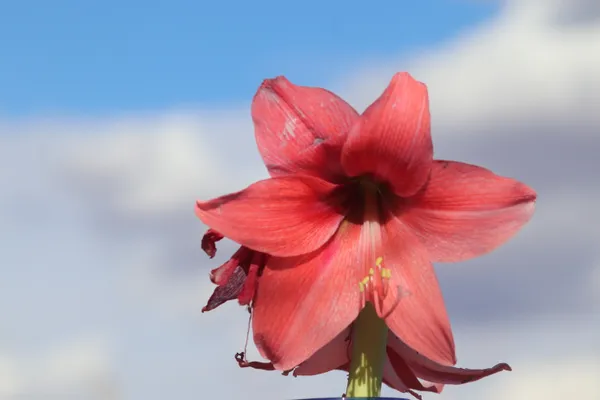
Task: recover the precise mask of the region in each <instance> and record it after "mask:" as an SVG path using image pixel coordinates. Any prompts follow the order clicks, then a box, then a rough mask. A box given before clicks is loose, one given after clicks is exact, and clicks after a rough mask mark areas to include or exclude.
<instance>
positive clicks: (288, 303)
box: [196, 73, 536, 394]
mask: <svg viewBox="0 0 600 400" xmlns="http://www.w3.org/2000/svg"><path fill="white" fill-rule="evenodd" d="M252 116H253V120H254V124H255V132H256V141H257V144H258V149H259V151H260V153H261V155H262V157H263V160H264V162H265V164H266V166H267V169H268V170H269V173H270V175H271V178H269V179H266V180H262V181H259V182H256V183H254V184H252V185H250V186H249V187H248V188H246V189H244V190H242V191H240V192H237V193H233V194H229V195H226V196H223V197H219V198H216V199H213V200H210V201H206V202H201V201H199V202H197V204H196V214H197V216H198V217H199V218H200V220H202V222H204V223H205V224H206V225H208V226H209V228H211V229H212V231H209V233H210V232H218V235H217V237H221V236H225V237H227V238H229V239H231V240H233V241H235V242H237V243H239V244H240V245H241V246H242V247H241V249H240V251H241V250H244V249H245V250H244V251H243V252H242V255H239V254H238V256H237V257H236V256H234V257H233V259H232V261H230V263H231V264H230V265H229V266H228V267H227V266H226V264H225V265H224V266H222V267H221V268H220V269H217V270H216V271H213V281H215V282H216V283H217V284H220V286H219V288H228V289H227V290H230V291H231V290H233V292H231V294H229V295H227V296H222V297H221V300H223V301H225V300H229V299H233V298H239V294H240V293H241V292H242V291H243V289H244V288H248V289H246V294H245V297H244V296H242V299H240V300H241V302H242V303H244V302H245V303H246V304H247V303H248V302H250V300H248V296H250V298H251V304H252V328H253V334H254V342H255V344H256V346H257V348H258V350H259V351H260V353H261V355H262V356H263V357H265V358H266V359H268V360H269V363H266V364H262V363H258V364H255V365H256V366H258V367H261V368H265V369H270V368H274V369H277V370H282V371H289V370H294V374H296V375H314V374H320V373H324V372H327V371H330V370H333V369H346V370H347V369H348V363H349V354H350V351H349V345H350V343H351V340H352V339H351V334H350V333H351V330H352V326H353V323H354V321H355V320H356V318H357V316H358V314H359V312H360V311H361V310H362V309H363V307H364V306H365V305H366V304H367V303H371V304H372V305H373V306H374V307H375V309H376V311H377V314H378V315H379V317H380V318H382V319H383V320H384V321H385V323H386V325H387V326H388V328H389V330H390V332H389V334H388V342H387V359H386V361H385V367H384V377H383V379H384V381H385V383H387V384H388V385H390V386H391V387H393V388H395V389H398V390H400V391H404V392H411V393H413V394H414V392H413V390H421V391H423V390H424V391H434V392H439V391H440V390H441V388H442V386H443V384H447V383H450V384H460V383H465V382H469V381H473V380H477V379H480V378H482V377H484V376H487V375H490V374H493V373H495V372H498V371H500V370H506V369H509V367H508V365H506V364H499V365H496V366H495V367H492V368H488V369H481V370H470V369H459V368H455V367H454V365H455V364H456V355H455V348H454V340H453V336H452V331H451V328H450V322H449V320H448V316H447V314H446V309H445V306H444V301H443V298H442V294H441V292H440V288H439V286H438V282H437V278H436V275H435V271H434V269H433V266H432V264H431V263H432V262H456V261H462V260H467V259H470V258H472V257H476V256H479V255H482V254H485V253H487V252H490V251H492V250H494V249H495V248H497V247H498V246H500V245H501V244H503V243H504V242H506V241H507V240H508V239H509V238H510V237H512V236H513V235H514V234H515V233H516V232H517V231H518V230H519V228H520V227H522V226H523V225H524V224H525V223H526V222H527V221H528V220H529V219H530V217H531V216H532V214H533V211H534V202H535V198H536V194H535V192H534V191H533V190H532V189H530V188H529V187H527V186H526V185H524V184H522V183H520V182H518V181H516V180H513V179H510V178H505V177H501V176H498V175H495V174H494V173H492V172H491V171H489V170H487V169H484V168H481V167H478V166H475V165H469V164H465V163H460V162H454V161H442V160H434V159H433V146H432V141H431V136H430V115H429V102H428V95H427V89H426V87H425V85H424V84H422V83H420V82H417V81H415V80H414V79H413V78H412V77H411V76H410V75H409V74H406V73H399V74H396V75H395V76H394V77H393V79H392V81H391V83H390V85H389V86H388V87H387V88H386V90H385V91H384V92H383V94H382V95H381V96H380V97H379V98H378V99H377V100H376V101H375V102H374V103H373V104H372V105H371V106H369V107H368V108H367V110H366V111H365V112H364V113H363V114H362V115H360V116H359V115H358V113H357V112H356V111H355V110H354V109H353V108H352V107H351V106H350V105H348V104H347V103H346V102H344V101H343V100H342V99H340V98H339V97H337V96H336V95H335V94H333V93H331V92H329V91H327V90H324V89H320V88H310V87H303V86H297V85H294V84H292V83H290V82H289V81H288V80H287V79H285V78H284V77H278V78H275V79H270V80H266V81H264V82H263V84H262V85H261V87H260V88H259V90H258V92H257V94H256V96H255V98H254V101H253V104H252ZM213 239H214V237H213ZM207 240H208V242H210V241H211V240H212V239H210V237H209V238H208V239H207ZM208 242H207V243H208ZM212 245H213V246H214V241H212ZM207 248H208V247H207ZM242 258H244V260H242V261H240V260H241V259H242ZM232 265H234V266H235V268H234V267H232ZM253 268H254V269H253ZM236 270H237V271H240V270H241V271H242V272H241V273H239V274H240V275H239V276H238V277H235V279H237V281H236V280H232V279H234V274H233V273H232V272H231V271H236ZM251 270H252V271H256V272H251ZM217 272H219V273H221V274H222V276H221V277H216V274H217ZM246 276H247V277H249V278H247V279H246V278H245V277H246ZM249 279H251V280H252V281H251V283H248V284H247V282H248V280H249ZM246 284H247V285H248V286H246ZM219 288H217V290H219ZM222 290H225V289H222ZM236 291H237V293H235V296H234V295H233V294H234V292H236ZM221 300H219V301H221ZM219 301H217V303H218V302H219ZM215 304H216V303H215ZM217 305H218V304H217ZM209 306H210V302H209ZM245 365H247V364H245Z"/></svg>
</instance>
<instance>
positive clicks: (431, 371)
mask: <svg viewBox="0 0 600 400" xmlns="http://www.w3.org/2000/svg"><path fill="white" fill-rule="evenodd" d="M388 346H390V347H391V348H392V349H393V350H394V351H395V352H396V353H397V354H398V355H399V356H400V357H402V358H403V359H404V361H406V363H407V365H408V366H409V367H410V369H411V370H412V371H413V372H414V373H415V374H416V375H417V376H418V377H419V378H421V379H425V380H428V381H430V382H435V383H441V384H452V385H460V384H463V383H468V382H473V381H476V380H479V379H481V378H485V377H486V376H489V375H492V374H495V373H497V372H500V371H511V368H510V366H509V365H508V364H505V363H501V364H497V365H495V366H494V367H492V368H486V369H467V368H456V367H452V366H448V365H442V364H440V363H437V362H435V361H433V360H431V359H429V358H427V357H426V356H424V355H423V354H420V353H419V352H417V351H415V349H412V348H410V347H409V346H407V345H406V343H404V342H403V341H402V340H400V339H399V338H397V337H395V336H394V335H389V337H388Z"/></svg>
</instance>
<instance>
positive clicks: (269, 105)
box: [252, 76, 358, 180]
mask: <svg viewBox="0 0 600 400" xmlns="http://www.w3.org/2000/svg"><path fill="white" fill-rule="evenodd" d="M252 118H253V120H254V126H255V135H256V142H257V144H258V149H259V151H260V153H261V154H262V157H263V160H264V162H265V164H266V166H267V168H268V169H269V172H270V174H271V176H281V175H286V174H290V173H305V174H309V175H314V176H319V177H322V178H324V179H328V180H335V178H336V176H341V175H342V173H341V171H342V170H341V167H340V152H341V144H342V143H343V140H344V139H345V137H346V134H347V132H348V131H349V130H350V128H351V127H352V124H353V123H354V121H356V120H357V119H358V114H357V113H356V111H354V109H353V108H352V107H351V106H350V105H349V104H348V103H346V102H345V101H344V100H342V99H340V98H339V97H338V96H336V95H335V94H333V93H331V92H329V91H327V90H325V89H321V88H314V87H306V86H297V85H294V84H292V83H291V82H290V81H288V80H287V79H286V78H285V77H283V76H280V77H277V78H275V79H267V80H265V81H264V82H263V84H262V85H261V87H260V88H259V89H258V92H257V93H256V95H255V96H254V100H253V103H252Z"/></svg>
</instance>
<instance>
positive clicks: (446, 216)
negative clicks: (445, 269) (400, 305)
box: [401, 161, 536, 261]
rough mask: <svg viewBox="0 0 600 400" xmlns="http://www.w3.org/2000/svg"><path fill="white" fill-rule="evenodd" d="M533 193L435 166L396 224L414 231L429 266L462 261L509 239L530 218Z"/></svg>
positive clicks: (509, 182)
mask: <svg viewBox="0 0 600 400" xmlns="http://www.w3.org/2000/svg"><path fill="white" fill-rule="evenodd" d="M535 198H536V194H535V192H534V191H533V190H532V189H531V188H529V187H528V186H526V185H524V184H522V183H520V182H518V181H516V180H514V179H510V178H505V177H502V176H498V175H495V174H494V173H492V172H491V171H488V170H487V169H484V168H481V167H477V166H475V165H469V164H464V163H459V162H452V161H436V162H434V164H433V168H432V170H431V178H430V180H429V182H428V184H427V186H426V187H425V188H424V190H423V191H422V192H420V193H419V194H418V195H417V196H415V197H414V198H412V199H410V200H409V206H408V207H407V208H406V209H405V210H403V212H402V215H401V219H402V221H403V222H405V223H406V224H408V225H410V226H411V227H412V228H414V231H415V233H416V234H417V235H418V236H419V238H420V239H421V241H422V242H423V243H424V244H425V246H426V247H427V249H428V251H429V255H430V257H431V259H432V261H462V260H466V259H469V258H472V257H476V256H480V255H482V254H485V253H488V252H490V251H492V250H494V249H495V248H497V247H498V246H500V245H501V244H503V243H504V242H506V241H507V240H508V239H510V238H511V237H512V236H513V235H514V234H515V233H516V232H517V231H518V230H519V229H520V228H521V227H522V226H523V225H524V224H525V223H526V222H527V221H529V219H530V218H531V216H532V215H533V211H534V208H535Z"/></svg>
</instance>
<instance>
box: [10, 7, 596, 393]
mask: <svg viewBox="0 0 600 400" xmlns="http://www.w3.org/2000/svg"><path fill="white" fill-rule="evenodd" d="M84 3H85V4H84ZM94 3H95V4H93V2H80V1H74V0H73V1H67V0H62V1H55V2H52V4H51V5H50V4H49V3H47V2H41V1H31V2H0V60H1V61H0V274H1V275H0V399H1V400H4V399H7V400H13V399H15V400H17V399H18V400H21V399H27V400H30V399H31V400H37V399H40V400H54V399H61V400H63V399H64V400H70V399H73V400H76V399H77V400H79V399H85V400H88V399H89V400H100V399H102V400H121V399H123V400H125V399H127V400H129V399H132V400H138V399H140V400H142V399H143V400H154V399H156V400H159V399H160V400H162V399H170V398H174V399H175V398H176V399H200V398H217V397H218V398H224V399H233V398H236V399H249V400H252V399H257V400H258V399H261V400H263V399H264V400H270V399H272V400H277V399H291V398H304V397H319V396H335V395H340V394H341V393H342V392H343V391H344V389H345V375H344V373H341V372H331V373H329V374H326V375H322V376H318V377H299V378H292V377H283V376H280V375H279V374H278V373H276V372H264V371H254V370H248V369H239V368H238V367H237V364H236V363H235V361H234V360H233V355H234V354H235V353H236V352H238V351H240V350H241V349H242V348H243V345H244V340H245V336H246V325H247V322H248V321H247V312H246V311H245V310H244V309H243V308H242V307H239V306H237V305H236V304H235V303H233V302H231V304H226V305H224V306H222V307H221V308H219V309H218V310H216V311H213V312H210V313H206V314H201V313H200V310H201V308H202V306H204V304H205V303H206V300H207V299H208V297H209V296H210V293H211V292H212V290H213V285H212V284H211V283H210V281H209V280H208V272H209V271H210V269H211V268H214V267H216V266H218V265H219V264H220V263H221V262H223V261H224V260H226V258H227V257H228V256H229V255H230V254H231V252H232V251H233V250H234V249H235V246H234V244H232V243H224V244H223V245H221V246H220V247H219V252H218V254H217V257H216V258H215V259H213V260H209V259H208V258H207V257H206V256H205V254H204V253H203V252H202V250H201V249H200V239H201V237H202V234H203V232H204V230H205V227H204V226H203V225H202V223H200V222H199V221H198V220H197V219H196V217H195V216H194V214H193V206H194V201H195V200H196V199H207V198H210V197H213V196H217V195H220V194H223V193H227V192H230V191H234V190H238V189H240V188H243V187H245V186H247V185H248V184H249V183H251V182H253V181H255V180H257V179H261V178H263V177H265V176H266V171H265V169H264V166H263V165H262V163H261V160H260V157H259V155H258V152H257V150H256V147H255V144H254V138H253V128H252V123H251V119H250V109H249V106H250V102H251V99H252V95H253V94H254V92H255V91H256V89H257V88H258V86H259V84H260V82H261V81H262V79H264V78H268V77H273V76H276V75H285V76H287V77H288V78H289V79H290V80H292V81H293V82H295V83H298V84H304V85H310V86H323V87H326V88H329V89H331V90H333V91H335V92H336V93H338V94H340V95H341V96H342V97H344V98H345V99H347V100H348V101H349V102H350V103H351V104H353V105H354V106H356V108H357V109H359V110H362V109H363V108H364V107H365V106H366V105H368V104H369V103H370V102H371V101H373V100H374V99H375V98H376V97H377V96H378V95H379V94H380V93H381V91H382V90H383V89H384V88H385V86H386V85H387V83H388V82H389V80H390V78H391V77H392V75H393V74H394V72H396V71H409V72H410V73H411V74H413V75H414V76H415V77H416V78H417V79H419V80H421V81H423V82H425V83H426V84H427V85H428V87H429V91H430V100H431V112H432V134H433V139H434V146H435V152H436V157H437V158H443V159H454V160H460V161H465V162H470V163H476V164H479V165H483V166H485V167H487V168H490V169H492V170H493V171H494V172H496V173H499V174H502V175H508V176H512V177H515V178H518V179H519V180H521V181H523V182H525V183H527V184H529V185H530V186H532V187H533V188H534V189H536V190H537V192H538V196H539V197H538V202H537V211H536V214H535V215H534V218H533V219H532V221H531V222H530V223H529V224H528V225H527V226H526V227H525V228H524V229H523V230H522V232H521V233H520V234H518V235H517V237H516V238H515V239H513V240H512V241H510V242H509V243H508V244H506V245H505V246H503V247H502V248H500V249H498V250H496V251H495V252H493V253H492V254H489V255H487V256H484V257H481V258H478V259H475V260H471V261H469V262H464V263H460V264H439V265H436V269H437V272H438V275H439V278H440V284H441V286H442V289H443V291H444V294H445V298H446V302H447V307H448V311H449V314H450V318H451V320H452V322H453V328H454V332H455V338H456V344H457V353H458V360H459V365H460V366H464V367H474V368H476V367H487V366H491V365H494V364H495V363H497V362H502V361H505V362H508V363H510V364H511V366H512V367H513V369H514V371H513V372H510V373H501V374H498V375H495V376H492V377H489V378H486V379H484V380H481V381H479V382H475V383H472V384H468V385H463V386H456V387H447V388H446V389H445V391H444V392H443V393H442V394H441V395H434V394H426V395H425V396H424V397H425V399H435V398H440V399H443V400H459V399H460V400H480V399H486V400H488V399H489V400H501V399H502V400H504V399H508V398H510V399H514V400H532V399H540V400H542V399H544V400H555V399H556V400H559V399H561V400H562V399H564V398H571V397H576V398H578V399H594V398H600V381H598V376H600V342H599V340H598V337H600V211H598V207H597V204H598V203H599V202H600V185H599V182H600V181H599V179H598V174H597V172H596V171H599V170H600V157H599V156H598V154H599V153H600V113H598V109H599V107H600V74H598V72H597V71H600V51H598V45H599V43H600V3H598V2H597V1H596V0H569V1H565V0H508V1H503V2H493V1H483V0H470V1H467V0H463V1H460V0H453V1H450V0H448V1H443V0H438V1H433V0H422V1H419V2H417V1H410V2H409V1H400V0H398V1H382V2H376V3H369V4H370V5H369V6H368V7H367V6H366V3H365V2H354V1H346V2H339V1H330V2H324V1H313V0H308V1H304V2H302V3H301V4H300V3H292V2H289V3H282V2H275V1H254V2H241V1H227V2H225V1H224V2H211V3H205V2H192V1H170V2H159V1H145V2H142V1H135V0H130V1H122V2H117V1H110V0H107V1H104V2H94ZM250 354H251V355H252V357H253V358H256V357H258V356H257V355H256V352H255V351H251V352H250ZM385 394H388V395H390V394H393V393H392V392H391V391H387V392H385Z"/></svg>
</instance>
